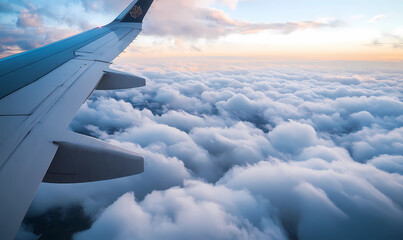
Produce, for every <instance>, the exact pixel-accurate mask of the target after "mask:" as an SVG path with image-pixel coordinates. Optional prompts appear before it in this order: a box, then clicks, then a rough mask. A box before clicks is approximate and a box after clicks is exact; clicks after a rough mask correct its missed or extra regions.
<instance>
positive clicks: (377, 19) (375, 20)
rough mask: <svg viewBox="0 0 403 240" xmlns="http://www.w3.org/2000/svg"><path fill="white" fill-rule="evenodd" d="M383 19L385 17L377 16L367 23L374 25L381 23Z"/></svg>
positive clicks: (382, 15)
mask: <svg viewBox="0 0 403 240" xmlns="http://www.w3.org/2000/svg"><path fill="white" fill-rule="evenodd" d="M384 18H386V15H384V14H380V15H377V16H374V17H373V18H371V19H370V20H369V21H368V22H370V23H375V22H379V21H381V20H382V19H384Z"/></svg>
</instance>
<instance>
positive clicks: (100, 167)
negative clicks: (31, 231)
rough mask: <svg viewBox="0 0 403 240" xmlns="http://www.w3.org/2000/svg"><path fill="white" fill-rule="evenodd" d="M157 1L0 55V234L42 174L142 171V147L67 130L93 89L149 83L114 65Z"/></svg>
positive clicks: (97, 175) (65, 177)
mask: <svg viewBox="0 0 403 240" xmlns="http://www.w3.org/2000/svg"><path fill="white" fill-rule="evenodd" d="M152 3H153V0H138V1H137V0H135V1H133V2H132V3H131V4H130V5H129V6H128V7H127V8H126V9H125V10H124V11H123V12H122V14H120V15H119V16H118V18H117V19H115V20H114V21H113V22H112V23H110V24H108V25H106V26H104V27H101V28H96V29H93V30H90V31H88V32H85V33H82V34H79V35H76V36H73V37H70V38H68V39H65V40H62V41H59V42H56V43H53V44H50V45H47V46H44V47H41V48H38V49H34V50H31V51H28V52H25V53H21V54H17V55H14V56H11V57H7V58H4V59H1V60H0V191H1V192H2V197H1V198H0V226H1V227H0V239H13V238H14V236H15V234H16V233H17V231H18V228H19V226H20V224H21V222H22V220H23V218H24V216H25V213H26V211H27V209H28V208H29V205H30V204H31V201H32V199H33V197H34V196H35V193H36V190H37V188H38V186H39V184H40V183H41V182H42V181H45V182H52V183H79V182H89V181H99V180H107V179H112V178H117V177H124V176H129V175H133V174H138V173H141V172H143V170H144V158H143V157H142V156H140V155H139V154H136V153H132V152H130V151H127V150H124V149H121V148H118V147H116V146H111V145H109V144H108V143H105V142H102V141H99V140H97V139H94V138H91V137H87V136H82V135H79V134H76V133H72V132H69V131H68V130H66V129H67V127H68V125H69V124H70V122H71V120H72V119H73V117H74V115H75V113H76V112H77V111H78V109H79V108H80V106H81V105H82V103H83V102H85V100H86V99H87V98H88V96H89V95H90V94H91V93H92V92H93V91H94V90H96V89H99V90H109V89H123V88H134V87H141V86H144V85H145V80H144V79H143V78H140V77H136V76H133V75H130V74H127V73H122V72H118V71H115V70H111V69H109V65H110V64H111V61H112V60H113V59H115V58H116V57H117V56H118V55H119V54H120V53H121V52H122V51H123V50H124V49H125V48H126V47H127V46H128V45H129V44H130V43H131V42H132V41H133V40H134V39H135V38H136V37H137V35H138V34H139V33H140V32H141V30H142V22H143V19H144V16H145V15H146V13H147V12H148V10H149V8H150V6H151V4H152Z"/></svg>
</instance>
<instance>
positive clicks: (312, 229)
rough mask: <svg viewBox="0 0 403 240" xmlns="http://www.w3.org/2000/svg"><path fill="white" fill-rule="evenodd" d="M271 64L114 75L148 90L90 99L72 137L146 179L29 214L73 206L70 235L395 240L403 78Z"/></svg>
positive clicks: (68, 196)
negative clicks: (117, 155)
mask: <svg viewBox="0 0 403 240" xmlns="http://www.w3.org/2000/svg"><path fill="white" fill-rule="evenodd" d="M178 61H179V60H178ZM195 61H196V60H195ZM211 61H214V60H211ZM270 64H271V65H270V67H268V63H267V62H260V63H259V62H254V63H253V65H251V64H249V63H247V62H242V63H238V62H231V61H228V62H226V63H225V64H223V65H222V66H219V64H217V66H215V67H214V69H210V70H206V71H203V72H201V71H195V70H187V69H195V68H194V67H192V66H191V65H192V64H190V63H187V62H181V64H180V66H181V67H178V65H177V64H176V63H175V64H167V63H164V64H159V63H155V62H153V63H152V64H151V65H148V64H146V63H144V64H140V65H133V66H127V67H124V68H125V69H126V70H128V71H130V70H132V71H133V72H140V73H141V74H142V75H143V76H145V77H146V78H148V86H147V87H145V88H141V89H132V90H124V91H114V92H96V93H95V94H94V95H93V96H92V97H91V98H90V100H89V101H87V103H86V104H84V105H83V107H82V109H81V110H80V112H79V113H78V114H77V116H76V118H75V120H74V121H73V122H72V124H71V126H70V128H72V129H73V130H75V131H78V132H81V133H85V134H89V135H93V136H95V137H98V138H101V139H103V140H105V141H108V142H110V143H111V144H115V145H119V146H121V147H124V148H127V149H129V150H132V151H135V152H139V153H141V154H143V155H144V156H145V158H146V170H145V172H144V173H143V174H140V175H137V176H133V177H128V178H124V179H117V180H113V181H108V182H102V183H88V184H79V185H63V186H58V185H52V184H43V185H41V187H40V189H39V191H38V194H37V196H36V198H35V200H34V202H33V204H32V206H31V209H30V211H29V213H28V216H30V217H32V216H42V215H43V214H44V213H46V212H48V211H51V210H52V209H55V208H60V207H61V208H64V209H66V208H68V206H72V205H77V204H78V205H79V206H82V208H83V210H84V213H85V214H86V215H87V216H89V218H90V219H92V221H93V225H92V226H91V228H90V229H88V230H86V231H83V232H81V233H78V234H76V235H75V238H76V239H88V238H100V239H110V238H116V239H127V238H136V239H137V238H139V239H160V238H161V237H162V236H164V238H168V239H171V238H172V239H185V238H186V239H188V238H196V239H198V238H200V239H205V238H212V239H302V240H303V239H340V238H343V239H361V238H362V239H364V238H365V239H380V238H388V239H399V238H400V236H401V235H402V234H403V232H402V230H401V227H400V223H401V222H402V221H403V211H402V207H403V202H402V199H403V197H402V196H403V187H402V186H403V178H402V176H401V173H402V159H401V156H402V155H403V152H402V149H403V147H402V146H403V134H402V125H403V105H402V102H401V100H402V99H403V97H402V94H401V93H402V92H403V85H402V82H401V78H402V73H401V72H400V71H398V70H396V71H393V70H388V71H380V70H379V69H377V70H370V69H368V68H366V69H365V70H362V71H359V72H358V71H356V70H349V69H348V68H345V69H344V70H339V69H337V68H336V69H334V68H330V67H329V68H322V67H319V66H316V67H315V69H319V70H312V67H310V68H305V67H303V66H302V65H301V66H299V65H293V66H292V67H290V66H287V65H282V64H275V63H270ZM198 67H200V68H203V65H202V63H200V66H198ZM175 69H177V70H175ZM122 70H123V69H122ZM133 193H134V194H133ZM134 196H136V197H134ZM43 216H45V215H43ZM26 223H27V226H24V229H25V230H22V234H26V235H29V234H28V233H27V232H26V231H27V230H26V229H30V228H33V229H34V230H35V229H38V227H39V226H35V224H32V222H30V224H28V222H26ZM36 233H38V231H36Z"/></svg>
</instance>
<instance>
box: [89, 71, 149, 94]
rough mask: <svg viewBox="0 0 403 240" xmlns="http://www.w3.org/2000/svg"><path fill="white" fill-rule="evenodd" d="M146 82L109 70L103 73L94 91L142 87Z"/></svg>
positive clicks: (140, 78) (139, 78) (127, 74)
mask: <svg viewBox="0 0 403 240" xmlns="http://www.w3.org/2000/svg"><path fill="white" fill-rule="evenodd" d="M145 85H146V80H145V79H144V78H142V77H137V76H134V75H132V74H129V73H125V72H120V71H116V70H113V69H109V70H106V71H105V74H104V75H103V76H102V79H101V81H99V83H98V86H97V88H96V90H118V89H129V88H138V87H144V86H145Z"/></svg>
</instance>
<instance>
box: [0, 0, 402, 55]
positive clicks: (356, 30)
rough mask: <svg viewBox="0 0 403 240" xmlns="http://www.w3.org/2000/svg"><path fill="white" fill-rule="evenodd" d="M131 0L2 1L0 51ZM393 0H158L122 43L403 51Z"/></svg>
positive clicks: (173, 50) (136, 50) (164, 50)
mask: <svg viewBox="0 0 403 240" xmlns="http://www.w3.org/2000/svg"><path fill="white" fill-rule="evenodd" d="M129 2H130V1H129V0H122V1H118V2H117V1H108V0H101V1H95V0H62V1H44V0H34V1H23V0H17V1H5V0H1V1H0V13H1V15H0V32H1V33H2V38H1V40H0V41H1V42H0V44H1V45H0V51H1V53H0V54H1V56H7V55H10V54H12V53H17V52H20V51H22V50H28V49H31V48H34V47H38V46H41V45H44V44H47V43H50V42H53V41H55V40H58V39H62V38H64V37H66V36H70V35H72V34H75V33H78V32H81V31H84V30H88V29H90V28H93V27H96V26H102V25H105V24H107V23H108V22H110V21H112V20H113V19H114V18H115V17H116V16H117V15H118V14H119V13H120V12H121V11H122V10H123V9H124V8H125V6H126V5H127V4H128V3H129ZM402 11H403V4H402V3H401V1H398V0H386V1H382V0H371V1H364V0H358V1H347V0H340V1H319V0H304V1H303V0H290V1H280V0H270V1H268V0H200V1H190V0H169V1H168V0H160V1H158V3H157V4H154V5H153V7H152V9H151V11H150V12H149V16H148V17H147V18H146V21H145V25H144V31H143V33H142V35H141V36H140V37H139V38H138V40H136V44H134V45H133V47H132V48H130V49H129V50H128V52H129V53H130V54H131V55H132V56H137V57H161V56H164V57H172V56H175V57H177V56H248V57H264V58H271V59H298V60H362V61H398V60H402V59H403V45H402V44H403V28H402V26H401V24H400V23H401V22H403V16H402V15H401V12H402Z"/></svg>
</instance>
